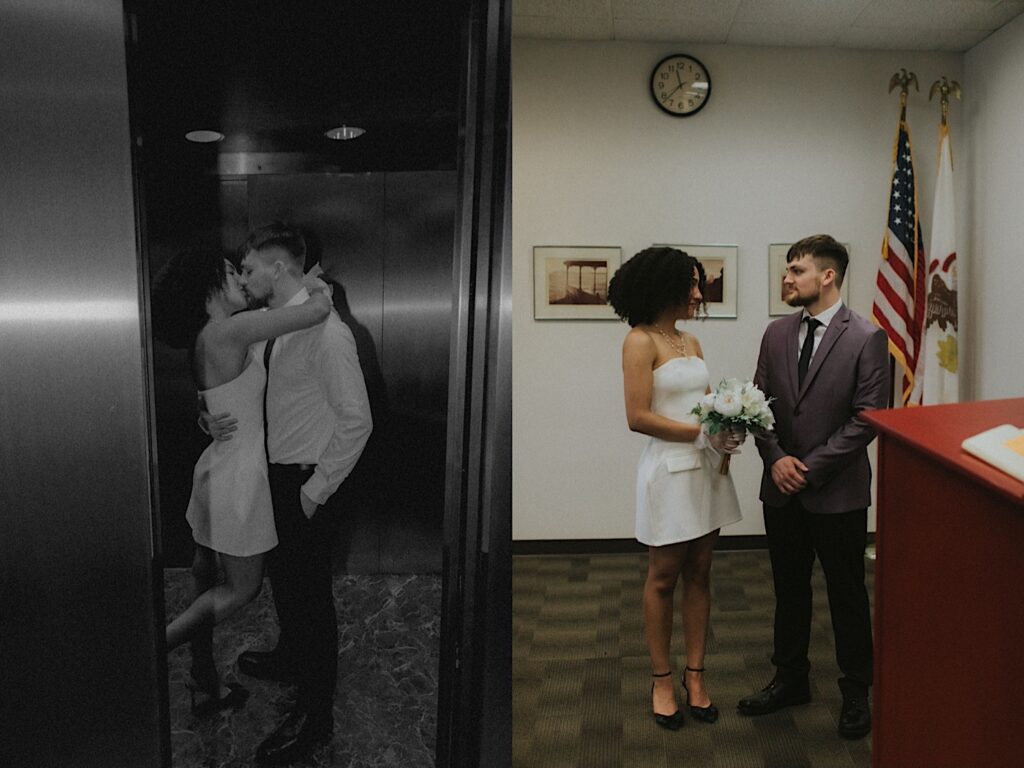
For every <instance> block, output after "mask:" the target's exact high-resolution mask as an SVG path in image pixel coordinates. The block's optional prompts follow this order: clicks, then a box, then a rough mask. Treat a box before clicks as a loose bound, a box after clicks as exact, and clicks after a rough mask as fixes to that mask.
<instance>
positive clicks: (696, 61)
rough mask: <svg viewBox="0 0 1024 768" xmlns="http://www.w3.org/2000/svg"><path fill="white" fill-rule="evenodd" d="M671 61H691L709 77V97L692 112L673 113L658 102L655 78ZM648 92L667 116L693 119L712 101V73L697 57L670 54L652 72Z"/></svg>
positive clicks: (685, 54)
mask: <svg viewBox="0 0 1024 768" xmlns="http://www.w3.org/2000/svg"><path fill="white" fill-rule="evenodd" d="M669 59H689V60H690V61H692V62H693V63H694V64H696V65H697V66H698V67H700V68H701V70H703V72H704V74H705V75H706V76H707V81H708V93H707V96H705V97H704V101H702V102H701V103H700V106H699V107H697V108H696V109H695V110H693V111H692V112H673V111H672V110H671V109H667V108H666V107H665V105H664V104H662V103H661V102H660V101H659V100H658V97H657V95H656V94H655V82H654V78H655V76H656V75H657V74H658V70H659V69H660V68H661V65H662V64H664V63H665V62H666V61H668V60H669ZM647 91H648V93H650V94H651V99H652V100H653V101H654V103H655V104H656V105H657V106H658V109H660V110H661V111H662V112H664V113H665V114H666V115H669V116H671V117H693V116H694V115H696V114H697V113H698V112H700V111H701V110H702V109H704V107H705V106H707V103H708V102H709V101H711V72H710V71H709V70H708V68H707V67H706V66H704V62H702V61H701V60H700V59H698V58H697V57H696V56H691V55H690V54H688V53H672V54H669V55H668V56H666V57H665V58H663V59H662V60H661V61H659V62H658V63H657V64H655V65H654V69H652V70H651V79H650V84H649V86H648V88H647Z"/></svg>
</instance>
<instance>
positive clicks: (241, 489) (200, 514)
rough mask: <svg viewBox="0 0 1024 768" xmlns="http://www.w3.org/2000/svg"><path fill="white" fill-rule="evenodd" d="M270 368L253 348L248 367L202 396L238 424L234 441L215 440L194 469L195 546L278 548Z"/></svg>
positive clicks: (234, 551)
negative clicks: (267, 401)
mask: <svg viewBox="0 0 1024 768" xmlns="http://www.w3.org/2000/svg"><path fill="white" fill-rule="evenodd" d="M266 383H267V372H266V369H265V368H264V367H263V362H262V360H259V359H258V358H257V357H256V356H255V355H253V354H252V352H251V351H250V353H249V358H248V360H247V361H246V365H245V369H244V370H243V371H242V372H241V373H240V374H238V376H236V377H235V378H234V379H232V380H231V381H229V382H227V383H225V384H221V385H220V386H218V387H214V388H213V389H207V390H205V391H203V392H202V393H201V394H202V396H203V398H204V399H205V401H206V409H207V410H208V411H209V412H210V413H230V414H231V416H232V417H234V418H236V419H238V428H237V430H236V431H235V432H233V433H232V438H231V439H230V440H214V441H213V442H212V443H210V445H209V446H207V448H206V450H205V451H203V454H202V456H200V457H199V461H197V462H196V468H195V471H194V472H193V473H192V496H191V498H190V499H189V502H188V511H187V512H186V513H185V518H186V519H187V520H188V522H189V524H190V525H191V526H192V538H193V539H195V541H196V543H197V544H202V545H203V546H204V547H209V548H210V549H212V550H214V551H215V552H223V553H225V554H228V555H236V556H239V557H248V556H250V555H258V554H260V553H262V552H267V551H269V550H271V549H273V548H274V547H276V546H277V529H276V528H275V526H274V508H273V506H272V504H271V501H270V483H269V481H268V480H267V455H266V448H265V447H264V442H263V392H264V389H265V388H266Z"/></svg>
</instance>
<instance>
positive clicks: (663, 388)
mask: <svg viewBox="0 0 1024 768" xmlns="http://www.w3.org/2000/svg"><path fill="white" fill-rule="evenodd" d="M707 386H708V369H707V366H706V365H705V364H704V361H703V360H702V359H701V358H699V357H696V356H691V357H674V358H671V359H670V360H668V361H666V362H665V363H663V364H661V365H660V366H658V367H657V368H655V369H654V391H653V393H652V396H651V409H652V410H653V411H654V412H655V413H658V414H660V415H662V416H665V417H667V418H670V419H673V420H675V421H682V422H688V423H691V424H695V423H697V417H696V416H694V415H693V414H691V413H690V411H691V410H692V409H693V407H694V406H695V405H697V403H699V402H700V400H701V398H702V397H703V396H704V392H705V391H706V389H707ZM720 462H721V457H720V455H719V454H718V453H716V452H715V451H714V450H713V449H712V448H703V449H702V448H698V447H697V446H696V445H694V444H693V443H676V442H670V441H668V440H661V439H659V438H656V437H652V438H651V441H650V442H649V443H648V444H647V446H646V447H645V448H644V451H643V453H642V454H641V455H640V464H639V467H638V469H637V482H636V538H637V540H638V541H640V542H641V543H642V544H647V545H648V546H654V547H660V546H663V545H665V544H678V543H679V542H683V541H691V540H693V539H697V538H700V537H701V536H703V535H705V534H707V533H710V532H711V531H713V530H715V529H716V528H721V527H723V526H726V525H729V524H730V523H735V522H738V521H739V520H740V519H741V518H742V515H741V514H740V505H739V500H738V499H737V498H736V488H735V486H734V485H733V482H732V476H731V475H722V474H720V473H719V471H718V467H719V465H720Z"/></svg>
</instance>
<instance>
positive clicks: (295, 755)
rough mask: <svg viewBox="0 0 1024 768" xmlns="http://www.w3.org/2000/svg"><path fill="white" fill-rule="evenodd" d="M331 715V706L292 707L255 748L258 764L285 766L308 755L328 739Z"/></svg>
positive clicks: (332, 724)
mask: <svg viewBox="0 0 1024 768" xmlns="http://www.w3.org/2000/svg"><path fill="white" fill-rule="evenodd" d="M333 732H334V717H333V713H332V711H331V710H330V709H328V710H326V711H321V712H308V711H306V710H305V709H294V710H292V713H291V714H290V715H288V717H286V718H285V720H284V722H283V723H281V725H279V726H278V728H277V730H276V731H274V732H273V733H272V734H270V736H268V737H267V738H266V740H265V741H264V742H263V743H262V744H260V746H259V748H258V749H257V750H256V764H257V765H288V764H290V763H293V762H295V761H296V760H304V759H307V758H309V757H310V756H311V755H312V753H313V750H315V749H316V748H317V747H318V746H320V745H321V744H326V743H327V742H328V741H330V740H331V734H332V733H333Z"/></svg>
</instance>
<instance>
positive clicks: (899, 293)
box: [871, 117, 926, 405]
mask: <svg viewBox="0 0 1024 768" xmlns="http://www.w3.org/2000/svg"><path fill="white" fill-rule="evenodd" d="M925 264H926V261H925V255H924V238H923V237H922V234H921V225H920V223H919V222H918V218H917V193H916V191H915V185H914V158H913V155H912V154H911V151H910V130H909V129H908V128H907V124H906V122H905V121H904V120H903V119H902V117H901V119H900V128H899V134H898V135H897V137H896V147H895V157H894V158H893V173H892V186H891V187H890V190H889V224H888V226H887V227H886V229H885V237H884V238H883V239H882V263H881V265H880V266H879V267H878V277H877V278H876V280H875V288H876V291H875V303H874V305H873V306H872V307H871V316H872V319H873V320H874V321H875V322H876V323H877V324H878V325H879V326H880V327H881V328H882V329H883V330H884V331H885V333H886V335H887V336H888V337H889V352H890V353H891V354H892V356H893V357H895V358H896V360H897V362H899V364H900V365H901V366H902V367H903V392H902V402H903V404H904V405H907V404H908V403H909V402H910V399H911V393H912V392H913V389H914V371H916V370H917V357H918V354H919V352H920V349H921V331H922V328H923V326H924V311H925V305H926V299H925Z"/></svg>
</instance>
